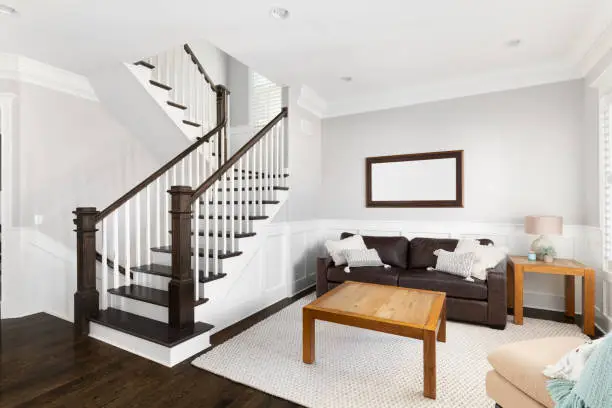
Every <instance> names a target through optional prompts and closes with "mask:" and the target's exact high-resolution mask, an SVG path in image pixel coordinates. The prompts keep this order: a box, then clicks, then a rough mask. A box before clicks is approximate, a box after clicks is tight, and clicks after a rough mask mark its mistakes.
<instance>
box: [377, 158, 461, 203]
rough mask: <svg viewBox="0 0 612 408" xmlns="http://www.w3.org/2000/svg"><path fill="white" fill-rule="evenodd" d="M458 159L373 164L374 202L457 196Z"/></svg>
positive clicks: (441, 198)
mask: <svg viewBox="0 0 612 408" xmlns="http://www.w3.org/2000/svg"><path fill="white" fill-rule="evenodd" d="M456 173H457V169H456V159H454V158H452V159H438V160H417V161H404V162H393V163H374V164H372V200H373V201H429V200H455V199H456V198H457V186H456V180H457V175H456Z"/></svg>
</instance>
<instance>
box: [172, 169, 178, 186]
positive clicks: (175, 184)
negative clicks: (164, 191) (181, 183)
mask: <svg viewBox="0 0 612 408" xmlns="http://www.w3.org/2000/svg"><path fill="white" fill-rule="evenodd" d="M177 173H178V164H175V165H174V167H172V185H173V186H177V185H178V183H177V180H178V176H177Z"/></svg>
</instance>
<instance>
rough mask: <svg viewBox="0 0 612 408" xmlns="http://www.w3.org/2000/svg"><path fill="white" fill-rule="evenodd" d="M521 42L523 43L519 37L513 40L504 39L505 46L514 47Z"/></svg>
mask: <svg viewBox="0 0 612 408" xmlns="http://www.w3.org/2000/svg"><path fill="white" fill-rule="evenodd" d="M521 44H523V41H522V40H521V39H518V38H515V39H513V40H510V41H506V47H510V48H516V47H518V46H520V45H521Z"/></svg>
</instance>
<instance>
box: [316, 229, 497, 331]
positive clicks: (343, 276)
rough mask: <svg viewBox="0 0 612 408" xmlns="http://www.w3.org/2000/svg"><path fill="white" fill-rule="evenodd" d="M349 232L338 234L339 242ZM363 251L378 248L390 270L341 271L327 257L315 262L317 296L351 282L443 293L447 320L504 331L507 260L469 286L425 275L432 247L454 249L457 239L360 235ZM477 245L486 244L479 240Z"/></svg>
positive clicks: (431, 260) (445, 275)
mask: <svg viewBox="0 0 612 408" xmlns="http://www.w3.org/2000/svg"><path fill="white" fill-rule="evenodd" d="M351 235H353V234H349V233H346V232H344V233H342V235H341V237H340V238H341V239H344V238H347V237H349V236H351ZM363 240H364V242H365V244H366V246H367V247H368V248H374V249H376V250H377V252H378V254H379V256H380V258H381V260H382V261H383V262H384V263H385V264H388V265H391V268H383V267H361V268H351V272H350V273H346V272H344V267H345V266H344V265H343V266H336V265H334V261H333V260H332V258H331V257H325V258H318V259H317V296H321V295H323V294H324V293H325V292H327V291H328V290H330V289H332V288H334V287H336V286H338V285H340V284H341V283H342V282H344V281H347V280H350V281H357V282H368V283H378V284H383V285H392V286H401V287H405V288H414V289H426V290H435V291H440V292H446V296H447V317H448V319H452V320H459V321H465V322H471V323H481V324H486V325H489V326H491V327H493V328H496V329H504V328H505V327H506V313H507V304H506V261H505V260H503V261H502V262H500V263H499V264H498V265H497V266H496V267H495V268H492V269H489V270H488V274H487V280H486V281H481V280H478V279H475V281H474V282H470V281H466V280H465V279H463V278H461V277H458V276H455V275H451V274H448V273H444V272H438V271H435V270H433V271H428V270H427V267H429V266H431V267H435V266H436V256H435V255H434V254H433V252H434V251H435V250H436V249H445V250H447V251H454V250H455V248H456V247H457V243H458V240H456V239H438V238H414V239H412V240H410V241H409V240H408V239H407V238H406V237H374V236H364V237H363ZM479 242H480V244H481V245H488V244H491V243H492V241H491V240H488V239H480V240H479Z"/></svg>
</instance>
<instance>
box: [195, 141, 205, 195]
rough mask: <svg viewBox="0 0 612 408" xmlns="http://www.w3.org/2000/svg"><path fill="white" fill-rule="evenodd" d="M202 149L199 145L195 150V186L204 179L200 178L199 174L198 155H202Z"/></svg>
mask: <svg viewBox="0 0 612 408" xmlns="http://www.w3.org/2000/svg"><path fill="white" fill-rule="evenodd" d="M202 150H204V148H203V147H202V146H200V147H198V148H197V149H196V151H195V162H196V164H195V185H196V186H199V185H200V184H202V182H203V181H204V180H200V175H201V174H202V172H201V171H200V156H201V155H202Z"/></svg>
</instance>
